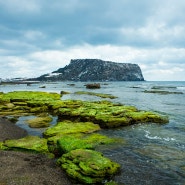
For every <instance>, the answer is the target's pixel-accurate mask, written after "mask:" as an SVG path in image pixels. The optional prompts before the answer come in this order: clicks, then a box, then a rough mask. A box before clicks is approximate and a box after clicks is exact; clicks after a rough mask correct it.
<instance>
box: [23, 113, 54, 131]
mask: <svg viewBox="0 0 185 185" xmlns="http://www.w3.org/2000/svg"><path fill="white" fill-rule="evenodd" d="M51 121H52V118H51V117H50V116H45V117H36V118H33V119H30V120H27V121H26V122H27V123H28V124H29V127H31V128H45V127H49V126H50V122H51Z"/></svg>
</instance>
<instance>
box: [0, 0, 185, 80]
mask: <svg viewBox="0 0 185 185" xmlns="http://www.w3.org/2000/svg"><path fill="white" fill-rule="evenodd" d="M184 10H185V2H184V1H183V0H178V1H175V0H164V1H162V2H161V1H158V0H151V1H147V0H140V1H137V2H135V1H134V0H117V1H116V2H114V1H112V0H101V1H97V0H94V1H90V0H63V1H59V0H55V1H54V2H50V1H44V0H30V1H26V0H6V1H3V0H0V16H1V19H0V66H1V73H0V78H12V77H36V76H39V75H42V74H45V73H49V72H51V71H54V70H56V69H58V68H61V67H64V66H65V65H67V64H69V62H70V59H76V58H98V59H102V60H109V61H115V62H123V63H124V62H130V63H137V64H139V65H140V67H141V69H142V71H143V75H144V78H145V79H146V80H185V34H184V33H185V24H184V22H185V11H184Z"/></svg>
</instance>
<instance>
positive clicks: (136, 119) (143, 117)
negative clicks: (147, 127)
mask: <svg viewBox="0 0 185 185" xmlns="http://www.w3.org/2000/svg"><path fill="white" fill-rule="evenodd" d="M125 115H126V116H127V117H129V118H130V119H131V121H132V122H133V123H148V122H153V123H167V122H168V119H167V117H164V116H161V115H159V114H157V113H153V112H146V111H140V112H129V113H126V114H125Z"/></svg>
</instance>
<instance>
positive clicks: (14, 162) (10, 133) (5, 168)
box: [0, 117, 73, 185]
mask: <svg viewBox="0 0 185 185" xmlns="http://www.w3.org/2000/svg"><path fill="white" fill-rule="evenodd" d="M0 133H1V134H0V141H3V140H5V139H18V138H21V137H24V136H25V135H27V132H26V131H25V130H23V129H22V128H19V127H18V126H16V125H14V124H13V123H11V122H10V121H8V120H6V119H4V118H2V117H0ZM0 161H1V163H0V174H1V175H0V185H9V184H16V185H25V184H26V185H31V184H32V185H37V184H42V185H61V184H63V185H72V184H73V183H72V182H71V181H70V180H69V179H68V177H67V176H66V174H65V173H64V172H63V171H62V169H61V168H60V167H58V166H56V164H55V162H54V160H52V159H49V158H48V157H46V156H45V155H42V154H32V153H25V152H18V151H2V150H0Z"/></svg>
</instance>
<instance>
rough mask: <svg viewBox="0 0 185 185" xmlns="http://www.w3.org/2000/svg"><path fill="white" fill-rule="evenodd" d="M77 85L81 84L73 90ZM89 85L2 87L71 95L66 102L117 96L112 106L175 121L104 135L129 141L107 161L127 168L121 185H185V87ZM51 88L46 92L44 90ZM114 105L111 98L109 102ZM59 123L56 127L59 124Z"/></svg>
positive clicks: (174, 84)
mask: <svg viewBox="0 0 185 185" xmlns="http://www.w3.org/2000/svg"><path fill="white" fill-rule="evenodd" d="M71 84H75V85H74V86H72V85H71ZM85 84H86V83H85V82H56V83H42V84H32V85H31V86H27V85H26V84H20V85H0V91H1V92H9V91H16V90H31V91H35V90H36V91H48V92H58V93H60V91H67V92H70V94H68V95H64V96H63V97H62V99H81V100H88V101H96V100H102V99H101V98H99V97H94V96H89V95H76V94H74V92H77V91H93V92H97V93H107V94H112V95H114V96H117V97H118V98H117V99H113V100H110V101H113V102H119V103H122V104H126V105H133V106H136V107H137V108H138V109H140V110H149V111H154V112H158V113H160V114H162V115H166V116H168V117H169V123H168V124H163V125H160V124H154V123H152V124H138V125H132V126H127V127H121V128H117V129H108V130H102V131H101V133H103V134H106V135H108V136H111V137H119V138H122V139H124V140H125V144H118V145H114V146H111V147H109V148H107V147H101V148H99V149H98V150H100V151H101V152H103V153H104V155H105V156H107V157H109V158H111V159H112V160H114V161H116V162H118V163H119V164H121V171H120V173H119V174H118V175H116V176H115V180H116V181H117V182H118V183H119V184H120V185H121V184H125V185H185V82H147V81H146V82H100V84H101V88H100V89H96V90H88V89H86V88H85V86H84V85H85ZM43 85H44V86H46V88H40V87H41V86H43ZM145 90H159V91H167V92H178V93H182V94H177V93H169V94H159V93H145V92H144V91H145ZM107 100H109V99H107ZM25 119H26V118H24V117H22V118H20V120H19V121H18V123H17V124H18V125H19V126H21V127H23V128H25V129H27V130H28V131H29V132H30V133H31V134H35V135H39V134H40V133H41V132H42V131H43V130H38V129H35V130H34V129H33V130H31V129H30V130H29V128H28V127H26V126H25V124H24V121H25ZM55 122H56V118H55V119H54V122H53V124H55Z"/></svg>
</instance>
